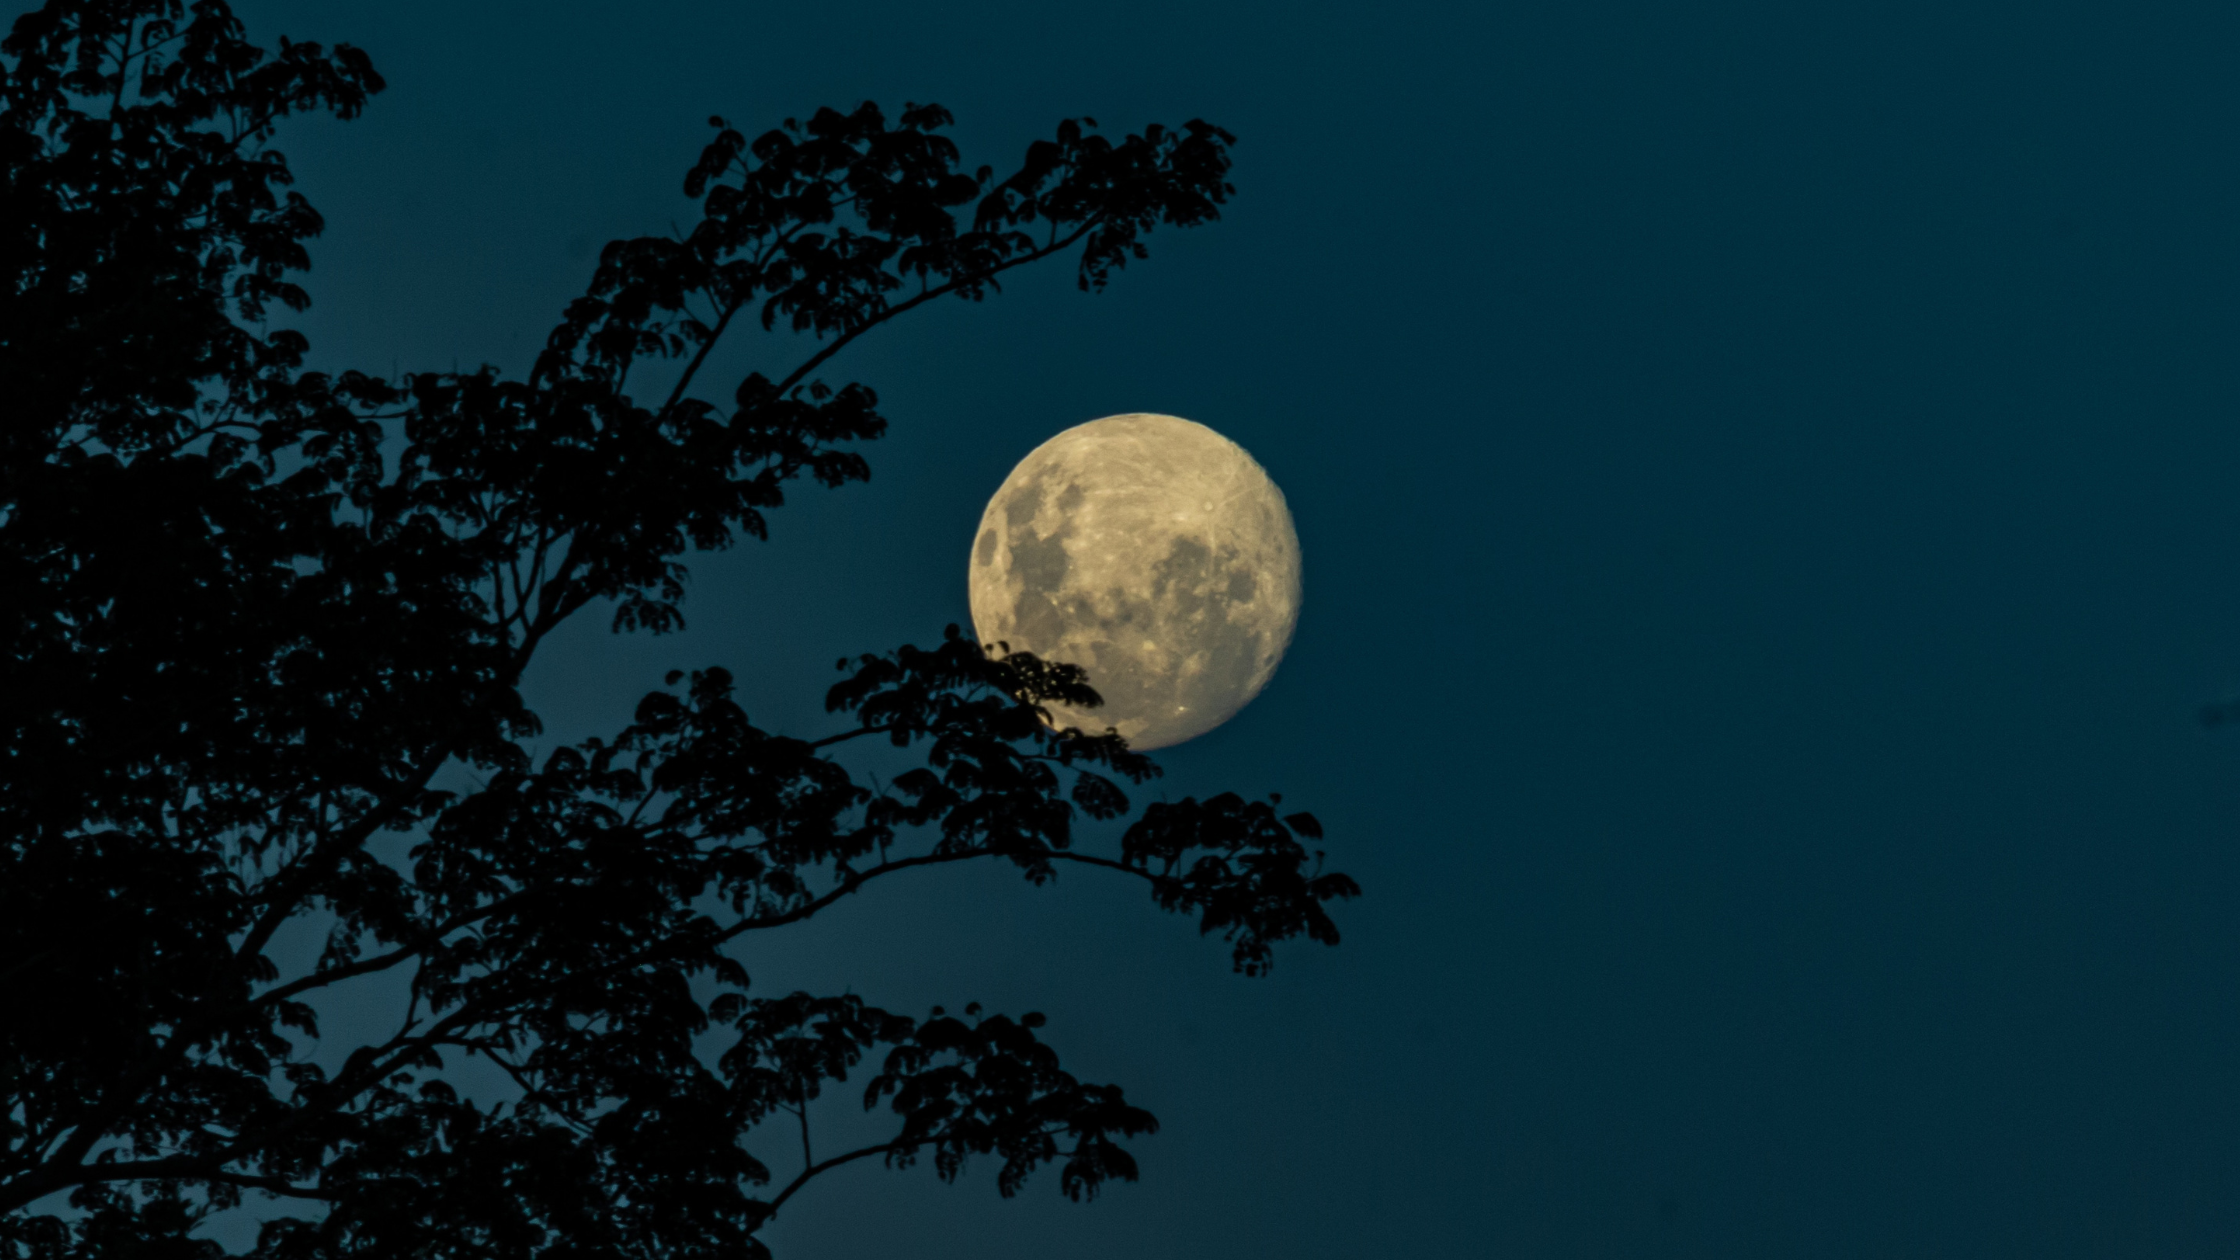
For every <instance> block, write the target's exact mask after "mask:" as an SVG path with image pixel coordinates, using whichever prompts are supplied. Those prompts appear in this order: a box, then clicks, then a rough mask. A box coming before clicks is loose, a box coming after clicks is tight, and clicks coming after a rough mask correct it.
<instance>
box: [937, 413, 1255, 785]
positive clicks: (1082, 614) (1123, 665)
mask: <svg viewBox="0 0 2240 1260" xmlns="http://www.w3.org/2000/svg"><path fill="white" fill-rule="evenodd" d="M971 590H972V624H973V627H974V628H975V629H976V630H977V631H978V633H979V635H980V641H981V642H982V643H987V644H994V643H997V642H1004V643H1008V644H1010V645H1011V648H1012V650H1013V651H1024V652H1032V653H1034V654H1035V655H1036V656H1039V657H1042V658H1043V659H1044V660H1056V661H1067V662H1070V663H1072V664H1075V665H1079V666H1081V667H1082V668H1083V669H1085V670H1087V671H1088V674H1089V685H1090V686H1092V687H1095V688H1096V689H1097V692H1098V694H1099V695H1101V696H1103V697H1104V707H1102V708H1099V709H1093V710H1083V711H1075V710H1071V709H1067V708H1064V707H1062V706H1059V707H1054V708H1053V709H1052V712H1051V716H1052V718H1053V719H1054V720H1055V721H1056V722H1057V724H1058V725H1060V726H1078V727H1080V728H1081V729H1083V730H1087V731H1101V730H1103V729H1105V728H1106V727H1108V726H1110V727H1113V728H1116V729H1117V730H1118V731H1119V732H1120V734H1121V735H1123V736H1125V737H1126V738H1127V741H1128V743H1129V745H1130V746H1131V747H1134V748H1139V749H1141V748H1163V747H1166V746H1167V745H1169V744H1179V743H1181V742H1182V741H1183V740H1186V739H1191V738H1194V737H1196V736H1199V735H1203V734H1205V733H1206V732H1207V731H1210V730H1212V729H1213V728H1214V727H1216V726H1219V725H1221V724H1222V723H1223V722H1226V721H1228V720H1229V719H1230V718H1231V717H1233V716H1234V715H1235V714H1236V712H1237V710H1239V709H1241V708H1243V707H1244V706H1245V704H1246V703H1247V702H1249V701H1250V700H1251V699H1252V698H1253V697H1254V696H1256V695H1259V694H1260V689H1261V688H1262V687H1265V686H1267V685H1268V679H1269V678H1270V677H1271V676H1273V675H1274V673H1275V672H1276V663H1277V662H1278V661H1280V660H1282V659H1283V650H1284V648H1286V647H1287V646H1289V645H1290V643H1291V630H1292V627H1293V626H1294V625H1296V624H1297V622H1298V620H1299V535H1298V533H1297V531H1295V530H1294V529H1293V528H1292V524H1291V510H1290V509H1289V508H1288V507H1286V506H1285V505H1284V501H1283V491H1281V490H1278V489H1276V484H1275V482H1273V481H1270V480H1269V479H1268V474H1267V473H1266V472H1264V471H1262V470H1261V468H1260V465H1259V464H1257V463H1254V462H1253V459H1252V457H1251V456H1250V455H1247V454H1245V452H1244V448H1243V447H1240V446H1238V445H1237V444H1236V443H1234V442H1232V441H1230V440H1229V439H1227V438H1225V437H1223V436H1221V435H1220V434H1218V433H1216V432H1214V431H1213V430H1211V429H1209V428H1207V427H1205V426H1204V425H1202V424H1196V423H1193V422H1191V421H1189V420H1184V419H1182V418H1181V417H1179V416H1158V415H1142V414H1137V415H1125V416H1106V417H1105V418H1104V419H1102V420H1092V421H1090V422H1089V423H1087V424H1083V425H1077V426H1075V427H1073V428H1071V429H1067V430H1066V431H1065V432H1063V433H1060V434H1059V435H1058V436H1056V437H1054V438H1051V439H1050V440H1049V441H1047V442H1044V443H1043V444H1042V445H1041V446H1038V447H1036V448H1035V449H1034V452H1033V453H1032V454H1030V455H1028V456H1027V457H1026V458H1025V459H1023V460H1020V461H1019V466H1018V467H1017V468H1014V469H1012V470H1011V475H1010V476H1009V477H1006V478H1005V479H1004V482H1003V485H1002V486H1001V487H1000V488H999V489H998V490H997V491H996V494H995V497H994V498H993V499H990V500H989V501H988V510H987V511H986V512H984V513H982V514H981V517H980V532H979V535H978V536H977V538H976V539H975V540H974V542H973V546H972V586H971Z"/></svg>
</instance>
